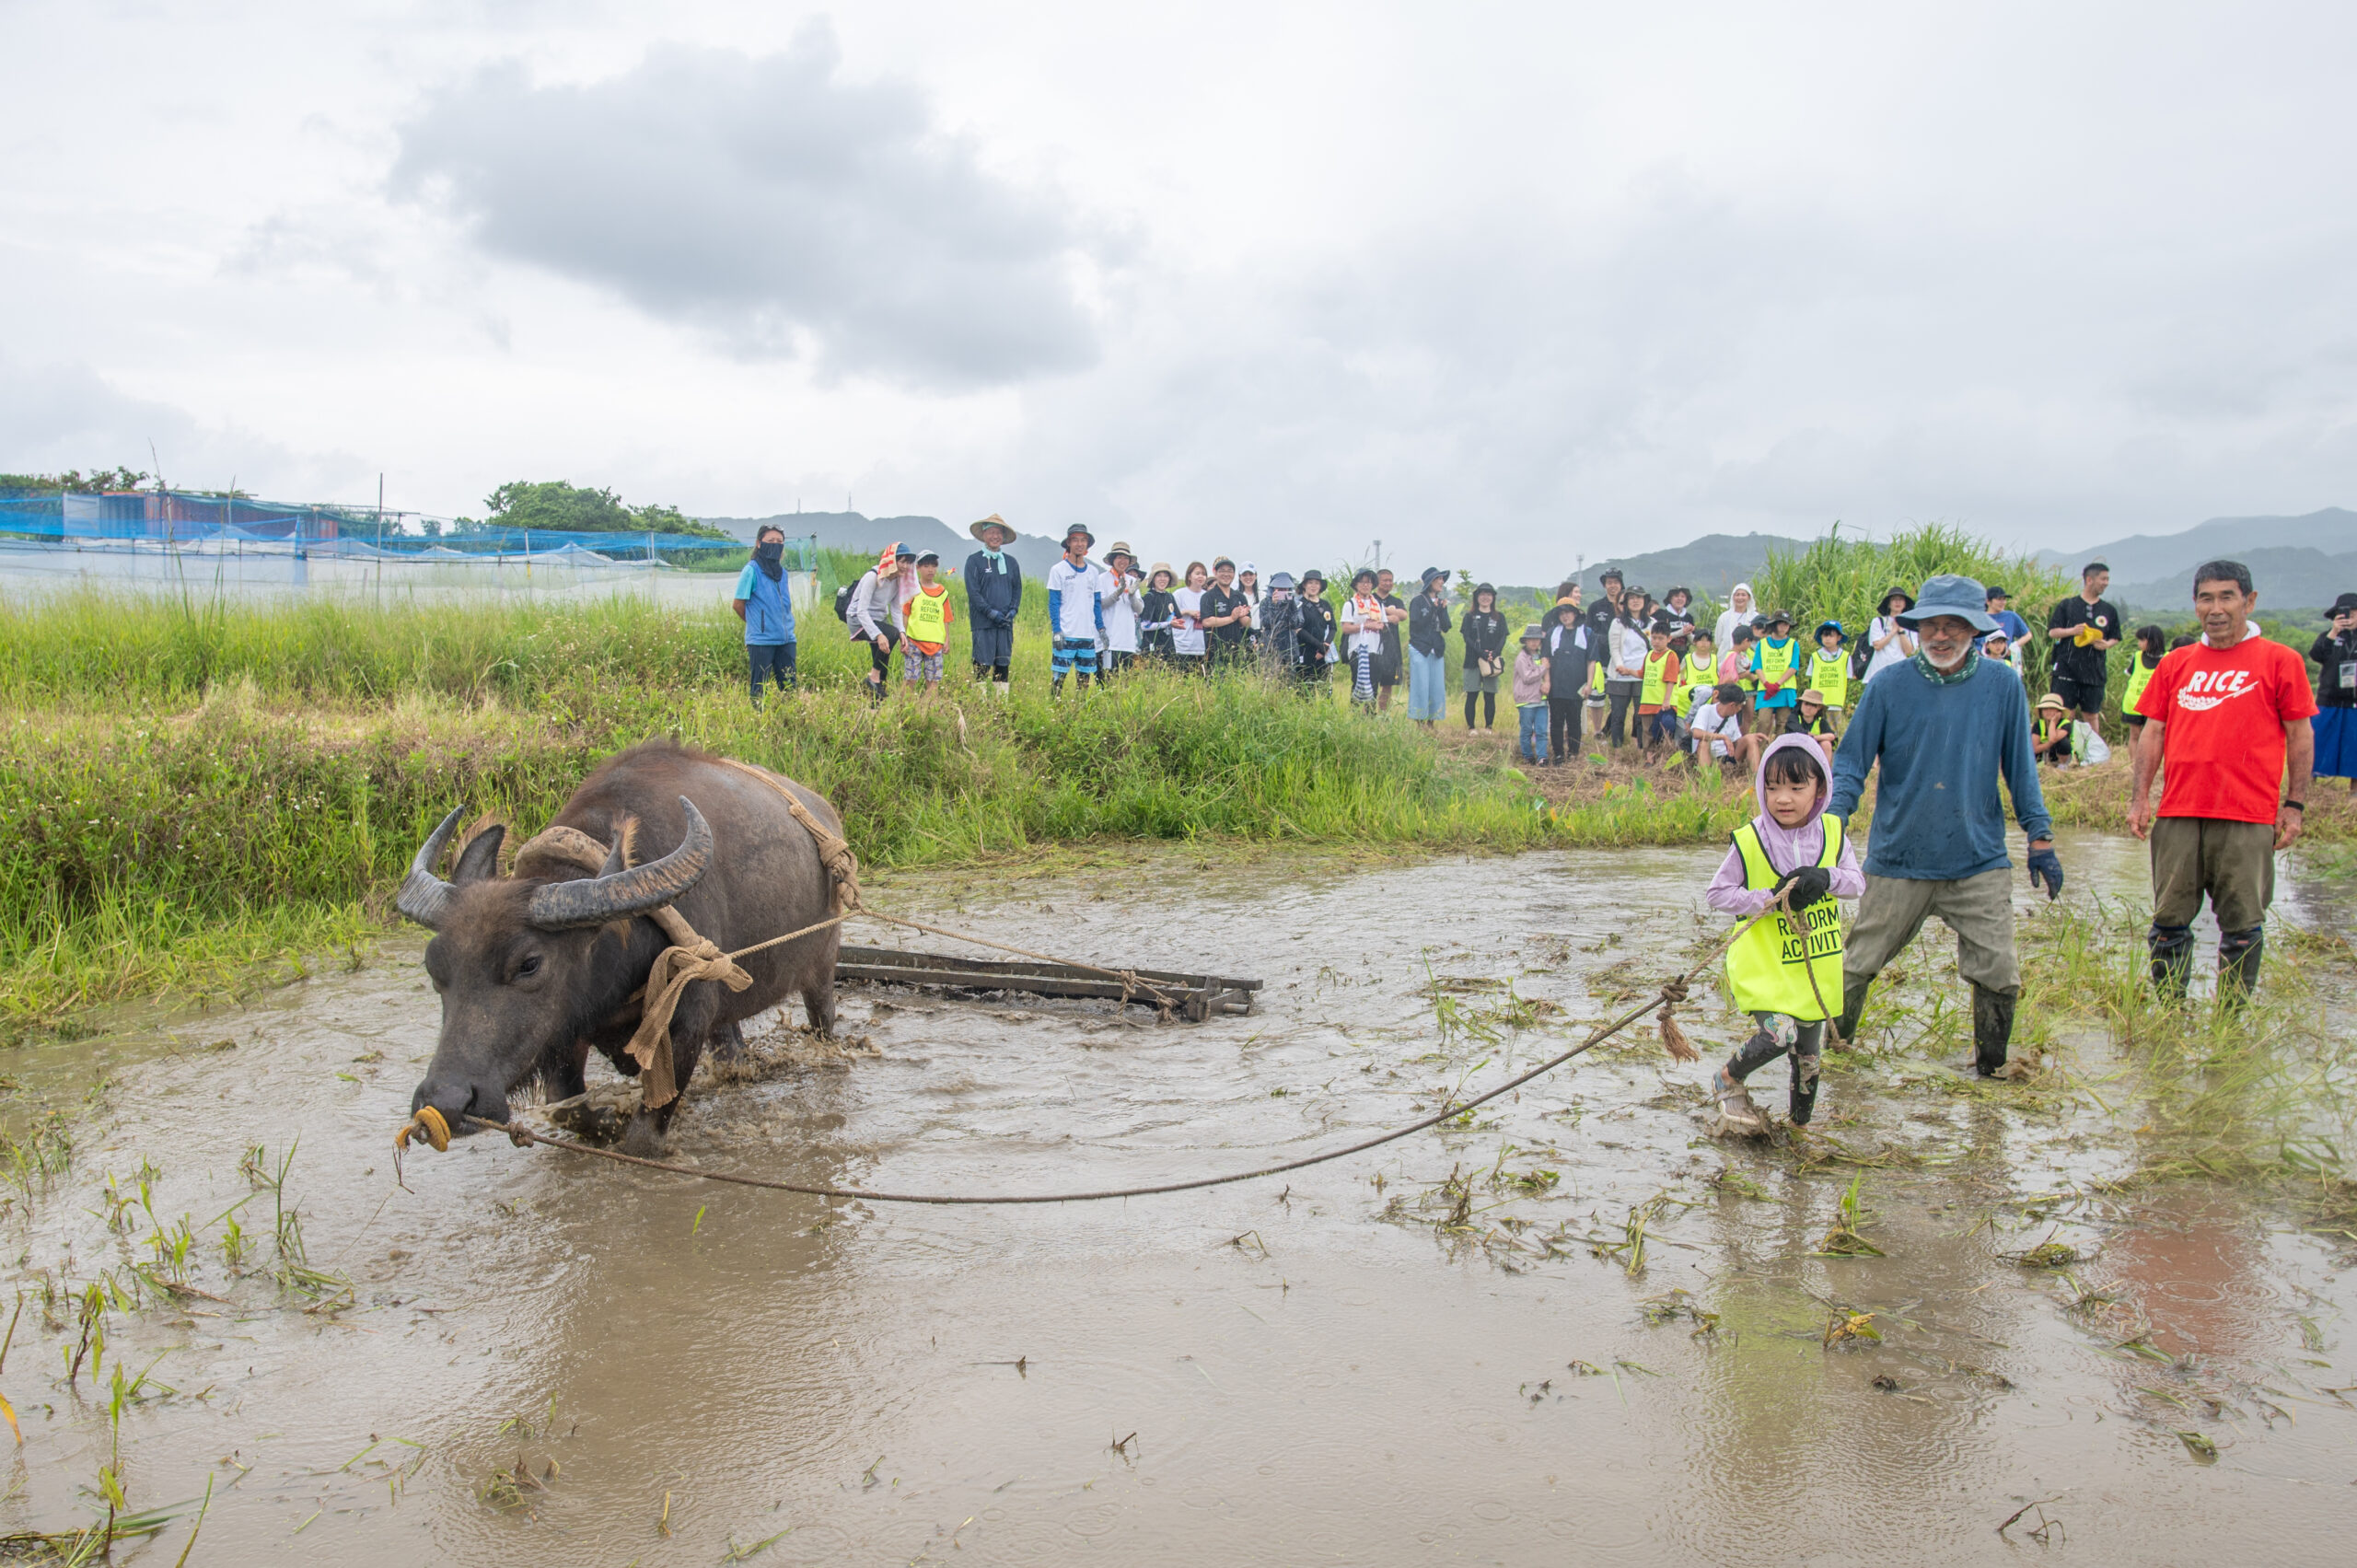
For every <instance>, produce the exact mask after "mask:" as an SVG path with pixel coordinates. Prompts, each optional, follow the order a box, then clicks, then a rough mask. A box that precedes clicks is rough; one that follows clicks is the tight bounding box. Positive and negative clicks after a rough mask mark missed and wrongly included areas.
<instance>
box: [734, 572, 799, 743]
mask: <svg viewBox="0 0 2357 1568" xmlns="http://www.w3.org/2000/svg"><path fill="white" fill-rule="evenodd" d="M733 607H734V608H735V610H736V611H737V620H739V621H743V622H744V623H745V657H746V661H747V662H748V663H749V664H750V665H751V666H752V671H753V707H754V710H755V711H756V712H758V711H760V709H761V687H762V685H763V684H764V683H765V682H766V681H767V680H768V679H769V678H770V677H771V676H772V675H774V676H775V677H776V678H777V689H778V690H779V691H792V690H793V688H794V596H793V595H792V594H791V593H790V592H788V591H787V587H786V580H785V530H784V528H763V529H761V531H760V532H759V533H757V534H755V535H754V536H753V558H752V559H751V560H750V561H748V562H746V563H745V569H744V570H743V571H741V572H739V573H737V597H736V598H735V600H734V601H733Z"/></svg>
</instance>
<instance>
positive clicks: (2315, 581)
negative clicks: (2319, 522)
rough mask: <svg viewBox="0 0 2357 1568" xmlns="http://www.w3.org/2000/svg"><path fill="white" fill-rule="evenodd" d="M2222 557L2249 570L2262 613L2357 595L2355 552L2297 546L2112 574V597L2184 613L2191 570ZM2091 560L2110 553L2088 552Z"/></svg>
mask: <svg viewBox="0 0 2357 1568" xmlns="http://www.w3.org/2000/svg"><path fill="white" fill-rule="evenodd" d="M2220 556H2223V557H2225V558H2227V559H2229V560H2234V561H2239V562H2241V563H2243V564H2244V565H2246V566H2247V567H2249V568H2250V581H2251V587H2254V588H2257V589H2258V603H2259V613H2260V615H2261V616H2262V617H2263V616H2264V615H2265V614H2266V613H2267V611H2269V610H2322V609H2323V608H2324V607H2325V606H2327V605H2328V604H2330V603H2331V602H2332V601H2333V598H2335V596H2337V595H2340V594H2344V593H2357V551H2350V552H2346V553H2343V554H2340V555H2327V554H2326V553H2325V552H2323V551H2321V550H2313V549H2306V548H2301V547H2295V546H2272V547H2262V548H2259V549H2257V550H2250V549H2245V550H2239V551H2237V550H2232V549H2221V550H2215V551H2203V552H2201V553H2200V555H2198V556H2196V557H2195V558H2194V559H2193V560H2191V561H2189V562H2188V563H2186V566H2185V568H2184V569H2183V570H2182V571H2177V572H2172V573H2171V574H2170V575H2167V576H2165V577H2159V578H2155V579H2154V580H2153V581H2152V582H2149V583H2126V584H2123V583H2121V582H2120V581H2119V574H2118V573H2117V572H2114V573H2113V574H2112V587H2111V598H2113V599H2115V600H2117V601H2118V602H2119V604H2120V605H2121V606H2122V607H2123V610H2126V609H2136V610H2170V611H2177V612H2183V611H2186V610H2190V609H2191V608H2192V603H2193V568H2194V567H2196V566H2199V565H2200V564H2201V563H2202V562H2204V561H2210V560H2215V559H2217V558H2218V557H2220ZM2089 559H2090V560H2096V559H2103V560H2105V561H2106V562H2107V563H2108V557H2095V556H2090V557H2089Z"/></svg>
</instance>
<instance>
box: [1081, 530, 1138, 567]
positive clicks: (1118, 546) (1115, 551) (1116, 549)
mask: <svg viewBox="0 0 2357 1568" xmlns="http://www.w3.org/2000/svg"><path fill="white" fill-rule="evenodd" d="M1064 537H1065V538H1066V539H1070V538H1071V537H1072V536H1071V535H1070V534H1066V535H1065V536H1064ZM1089 542H1090V543H1091V544H1094V543H1096V542H1097V541H1096V540H1089ZM1116 555H1126V556H1128V557H1129V558H1130V564H1132V566H1134V565H1136V564H1137V559H1138V552H1136V551H1134V550H1132V549H1131V548H1130V541H1129V540H1125V539H1117V540H1114V541H1113V542H1112V543H1110V544H1109V545H1107V546H1106V547H1105V559H1106V560H1108V561H1110V560H1112V559H1113V557H1115V556H1116Z"/></svg>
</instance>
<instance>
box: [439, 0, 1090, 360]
mask: <svg viewBox="0 0 2357 1568" xmlns="http://www.w3.org/2000/svg"><path fill="white" fill-rule="evenodd" d="M837 63H838V54H837V50H836V46H835V41H834V37H833V34H832V32H831V31H830V29H828V28H826V27H825V26H824V25H823V24H818V25H814V26H812V27H809V28H806V29H804V30H803V31H802V32H801V33H800V34H799V35H798V36H797V37H796V39H795V42H794V43H793V45H792V46H791V47H790V48H789V49H788V50H787V51H786V52H784V53H783V54H777V55H772V56H769V57H766V58H761V59H749V58H748V57H746V56H745V55H742V54H739V53H737V52H729V51H722V50H703V49H687V48H677V47H666V48H661V49H657V50H656V51H654V52H650V53H649V54H648V55H647V56H646V57H645V59H644V61H643V62H642V63H641V64H639V65H638V66H637V67H636V68H635V69H633V70H632V71H630V72H628V73H626V74H624V75H620V76H615V77H612V78H610V79H608V80H605V81H601V82H596V83H592V84H590V85H588V86H584V87H573V86H548V87H535V86H534V85H532V83H531V82H530V81H529V80H528V78H527V77H526V75H525V74H524V72H523V70H522V69H521V68H520V67H519V66H517V65H514V64H505V65H498V66H493V67H491V68H489V69H486V70H484V71H482V72H481V73H479V74H478V75H475V76H473V77H472V78H471V79H470V80H468V81H467V82H465V83H463V84H462V85H459V86H458V87H453V88H451V89H449V90H447V91H446V92H444V93H442V94H440V95H438V96H437V97H435V98H434V99H431V100H430V101H429V103H428V104H427V106H426V107H425V109H424V111H423V112H421V113H420V114H419V115H418V116H417V117H416V118H414V119H412V121H410V122H408V123H407V124H406V125H404V126H403V127H402V128H401V154H400V157H399V158H398V160H397V161H396V163H395V165H394V168H393V173H392V189H393V191H394V192H395V194H396V195H398V196H403V197H408V198H424V199H429V200H439V201H442V202H446V203H447V204H448V206H449V208H450V210H451V211H452V212H453V213H455V214H456V215H458V216H459V218H460V219H461V220H462V221H463V222H464V223H465V224H466V226H468V229H469V231H470V234H471V236H472V238H473V239H474V240H475V242H476V243H477V244H479V245H480V246H482V248H483V249H484V250H487V251H490V252H492V253H493V254H496V255H500V256H504V257H508V258H511V259H514V260H517V261H528V262H532V263H535V264H537V265H540V266H543V267H546V268H548V269H550V270H551V271H553V272H556V273H562V274H563V275H565V276H568V277H573V278H577V279H580V280H582V281H585V282H587V283H591V284H595V285H601V286H603V287H607V288H610V289H612V290H614V291H616V292H618V293H619V294H621V296H623V297H624V298H626V299H628V300H630V301H631V302H632V303H633V304H634V305H636V306H637V307H638V308H641V309H643V310H645V311H647V312H649V313H650V314H653V315H655V316H657V317H661V318H664V319H669V320H674V321H679V322H682V323H686V324H690V325H692V326H694V327H697V328H699V329H702V330H703V331H708V332H709V333H711V334H712V335H713V336H714V339H715V340H716V341H718V342H719V343H722V344H723V345H724V346H725V347H726V348H727V349H728V350H729V351H731V352H733V353H736V354H749V355H757V356H766V355H781V356H783V355H797V354H812V355H813V356H814V357H815V358H816V359H817V360H818V362H819V364H820V365H821V366H824V367H826V368H827V369H829V370H830V371H834V372H853V373H876V374H881V375H885V376H888V377H894V378H897V379H902V380H908V381H913V382H917V383H922V384H931V385H939V386H948V387H958V386H974V385H987V384H992V383H999V382H1005V381H1011V380H1016V379H1018V378H1021V377H1026V376H1029V375H1033V374H1036V373H1039V372H1043V371H1055V370H1063V369H1070V368H1074V367H1077V366H1083V365H1086V364H1087V363H1089V362H1090V361H1091V360H1092V359H1093V357H1094V355H1095V342H1094V329H1093V327H1092V324H1091V322H1090V319H1089V317H1088V314H1087V312H1086V310H1085V309H1084V308H1083V306H1082V305H1081V303H1080V301H1079V300H1078V298H1077V297H1076V296H1075V293H1074V273H1075V269H1076V268H1078V267H1080V266H1083V265H1085V264H1086V260H1087V258H1088V257H1089V256H1090V254H1091V253H1092V251H1093V250H1095V249H1096V246H1095V242H1094V241H1093V239H1092V238H1091V236H1090V235H1089V234H1088V233H1087V232H1086V226H1085V225H1084V224H1083V223H1082V222H1081V221H1080V220H1079V218H1078V217H1076V215H1074V213H1073V212H1072V211H1071V209H1070V208H1069V207H1068V206H1067V205H1066V204H1064V203H1062V202H1061V201H1059V200H1058V199H1057V198H1056V197H1055V196H1053V195H1052V194H1051V193H1048V192H1039V191H1031V190H1026V189H1024V188H1022V187H1020V186H1018V185H1016V184H1014V183H1012V182H1010V181H1008V180H1003V179H1000V178H998V177H996V176H994V175H993V174H991V173H989V172H987V171H985V170H984V169H983V168H981V166H980V164H979V163H978V161H977V159H976V157H975V156H974V151H973V148H972V147H971V146H970V145H967V144H966V143H965V142H963V141H960V140H958V139H957V138H955V137H949V136H945V135H943V134H941V133H940V132H939V131H938V130H937V128H936V127H935V123H934V119H933V114H932V110H931V108H930V105H929V103H928V101H927V99H925V97H924V95H923V93H921V92H920V91H919V90H918V89H916V88H915V87H910V86H906V85H903V84H900V83H894V82H879V83H870V84H856V83H849V82H844V81H842V80H839V79H838V78H837V76H836V65H837Z"/></svg>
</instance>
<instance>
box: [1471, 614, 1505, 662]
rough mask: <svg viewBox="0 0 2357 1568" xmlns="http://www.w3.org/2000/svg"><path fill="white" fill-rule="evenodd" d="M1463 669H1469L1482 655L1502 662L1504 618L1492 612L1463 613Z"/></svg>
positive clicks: (1503, 655) (1503, 652)
mask: <svg viewBox="0 0 2357 1568" xmlns="http://www.w3.org/2000/svg"><path fill="white" fill-rule="evenodd" d="M1464 631H1465V668H1468V669H1470V668H1473V665H1474V663H1475V661H1477V660H1479V659H1480V657H1481V656H1482V655H1484V654H1487V655H1488V656H1490V657H1492V658H1494V659H1500V660H1503V659H1504V657H1505V651H1506V618H1505V617H1504V616H1503V615H1500V614H1499V613H1498V612H1497V611H1496V610H1467V611H1466V612H1465V627H1464Z"/></svg>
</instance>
